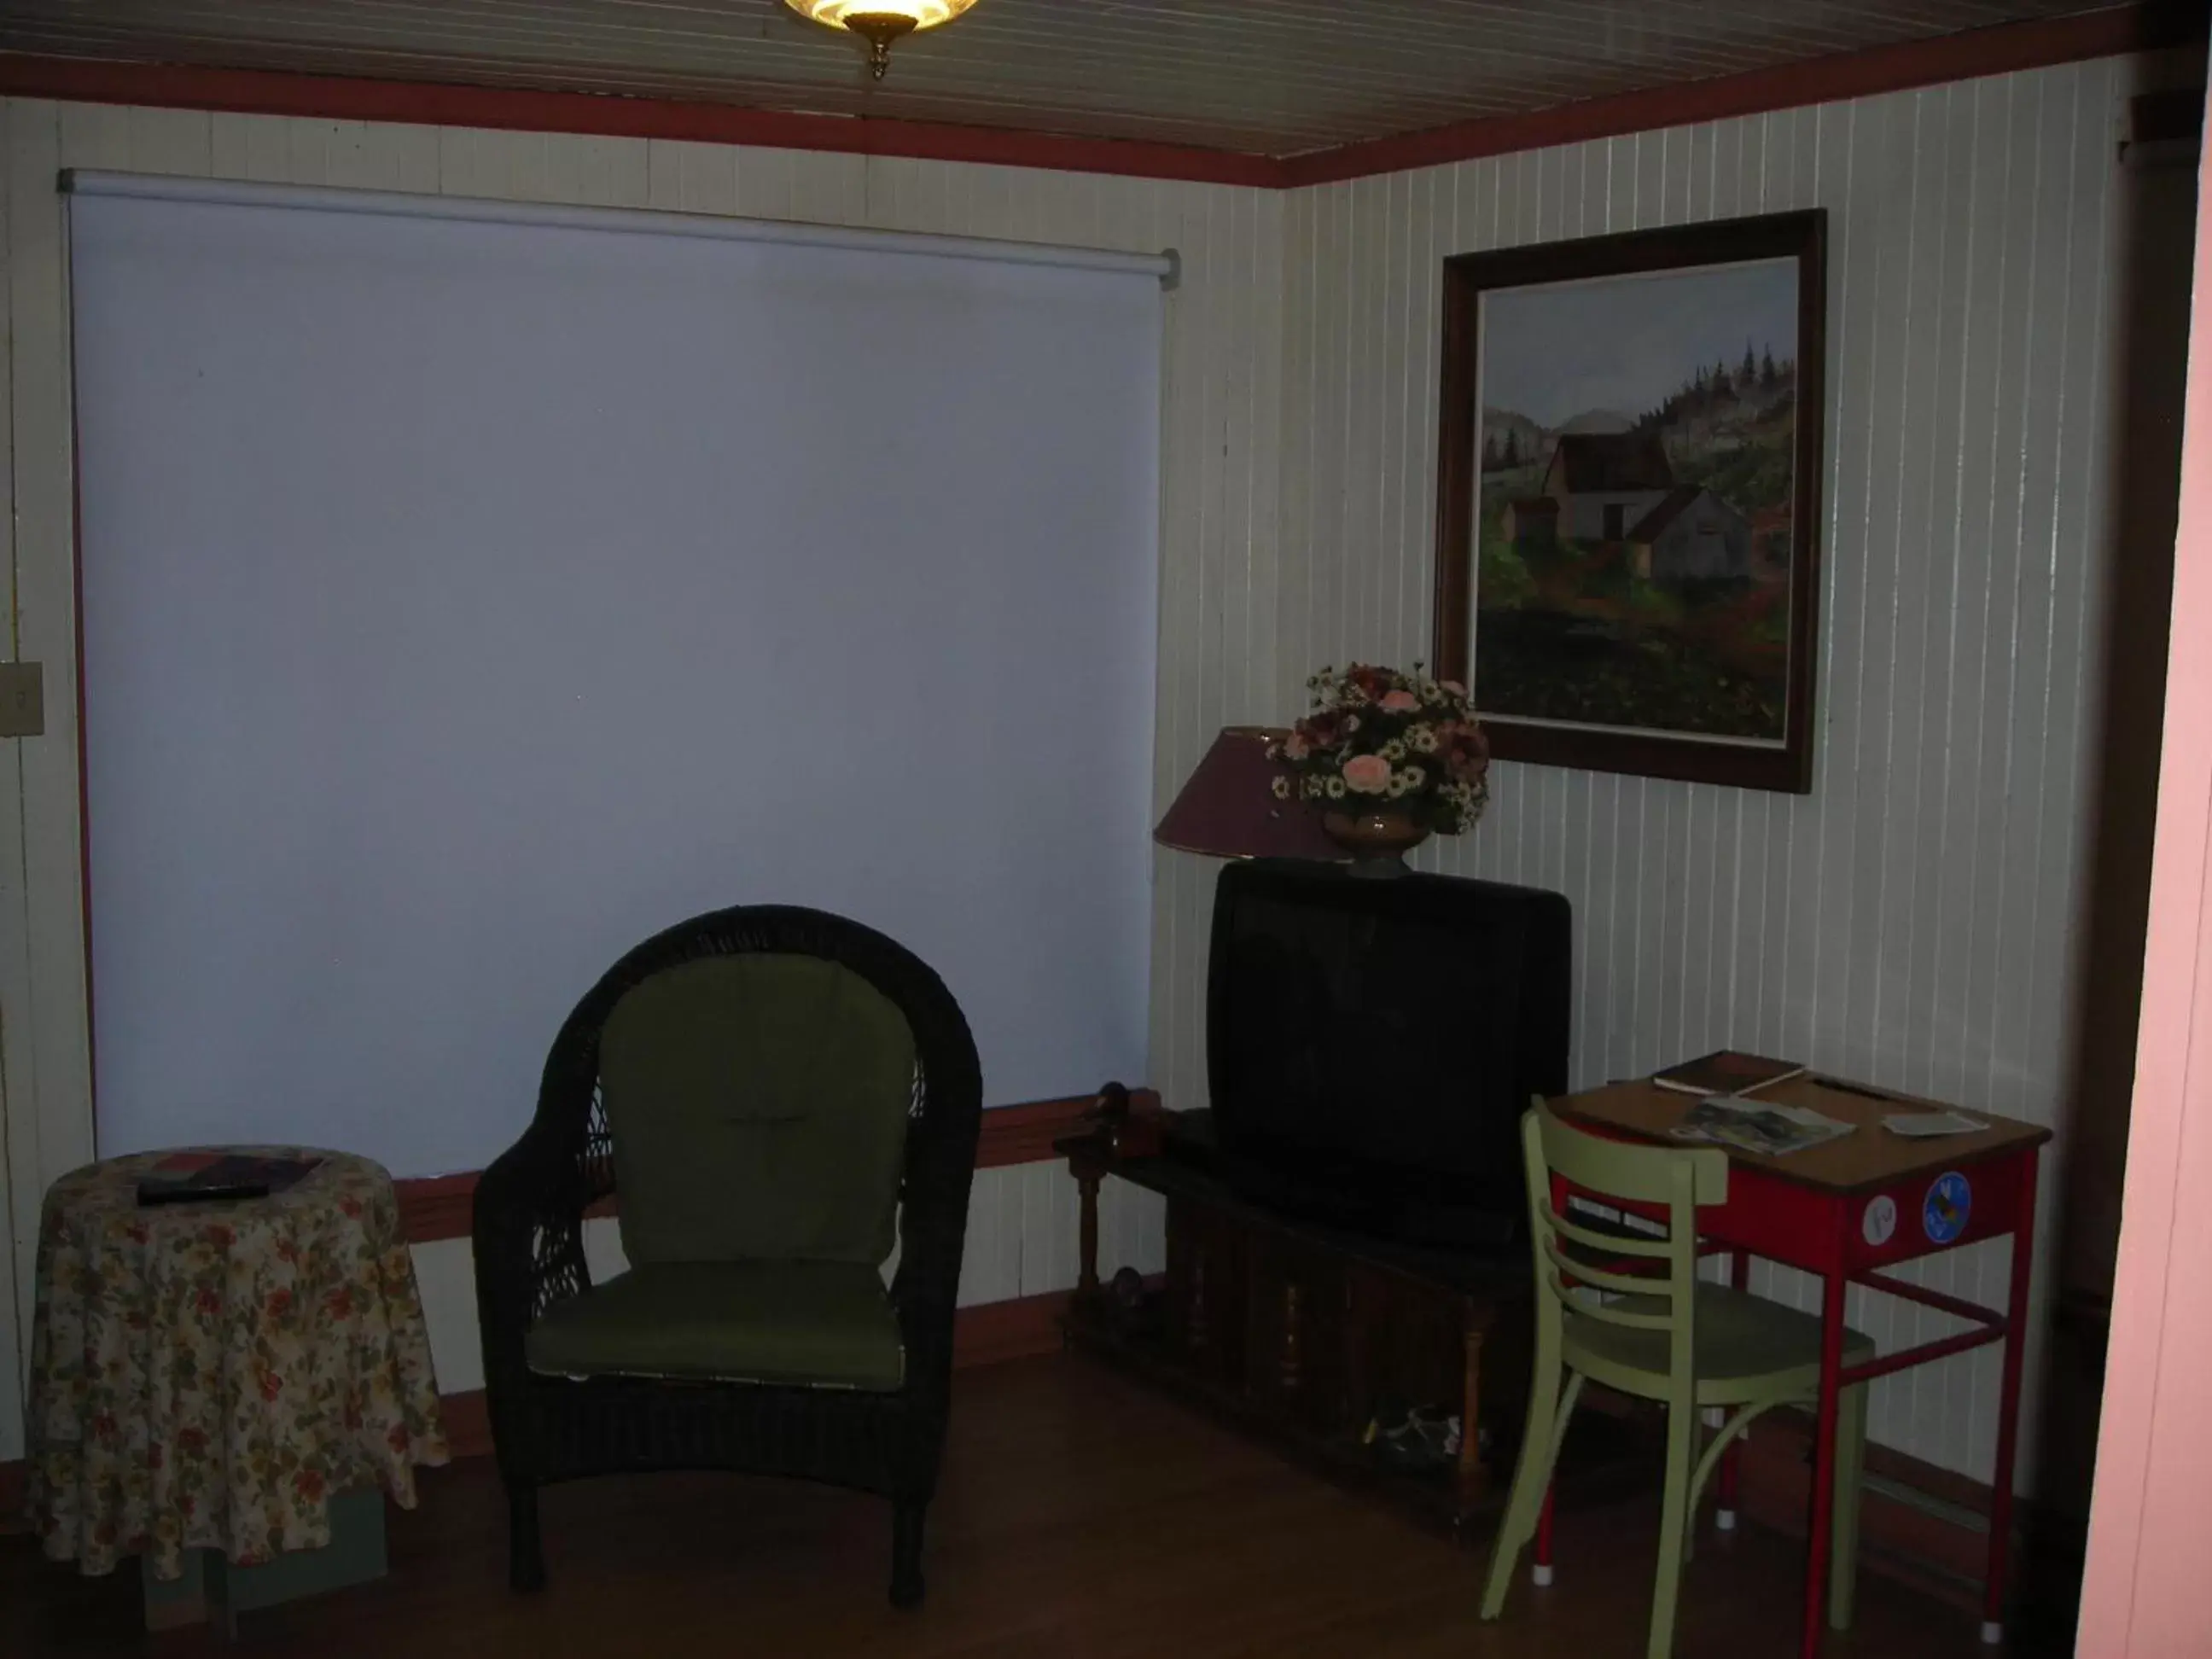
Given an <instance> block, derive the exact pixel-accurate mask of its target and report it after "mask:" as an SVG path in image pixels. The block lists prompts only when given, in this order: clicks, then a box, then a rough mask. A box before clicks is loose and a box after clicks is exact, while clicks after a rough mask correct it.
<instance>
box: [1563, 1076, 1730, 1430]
mask: <svg viewBox="0 0 2212 1659" xmlns="http://www.w3.org/2000/svg"><path fill="white" fill-rule="evenodd" d="M1521 1146H1522V1160H1523V1164H1524V1166H1525V1169H1526V1172H1527V1176H1528V1221H1529V1230H1530V1233H1531V1236H1532V1237H1533V1238H1534V1241H1535V1245H1536V1287H1537V1297H1536V1304H1537V1336H1538V1340H1539V1341H1540V1342H1551V1343H1557V1342H1558V1341H1559V1340H1560V1338H1561V1333H1562V1331H1563V1328H1564V1326H1563V1322H1564V1320H1565V1316H1566V1315H1567V1314H1568V1313H1570V1312H1571V1313H1573V1314H1574V1315H1575V1316H1577V1318H1585V1319H1593V1320H1596V1321H1598V1322H1601V1323H1604V1324H1607V1325H1613V1326H1619V1327H1623V1328H1629V1329H1635V1330H1656V1331H1664V1332H1666V1333H1668V1339H1669V1340H1668V1379H1669V1398H1670V1400H1672V1401H1674V1402H1675V1403H1678V1404H1679V1405H1680V1407H1682V1408H1683V1409H1685V1410H1686V1409H1689V1408H1690V1407H1691V1405H1692V1402H1693V1401H1694V1399H1695V1391H1696V1383H1695V1380H1694V1370H1695V1367H1694V1362H1693V1358H1692V1355H1693V1353H1694V1352H1695V1329H1694V1322H1695V1312H1696V1306H1697V1294H1696V1292H1697V1284H1698V1208H1699V1206H1700V1205H1710V1204H1718V1203H1721V1202H1723V1201H1724V1200H1726V1199H1727V1197H1728V1175H1729V1169H1728V1155H1727V1154H1726V1153H1724V1152H1721V1151H1720V1150H1718V1149H1717V1148H1714V1147H1687V1146H1685V1147H1679V1148H1678V1147H1673V1146H1644V1145H1640V1144H1636V1143H1632V1142H1627V1141H1619V1140H1608V1139H1605V1138H1604V1137H1602V1136H1600V1135H1594V1134H1591V1133H1588V1132H1587V1131H1585V1130H1583V1129H1578V1128H1577V1127H1574V1126H1573V1125H1572V1124H1570V1123H1567V1122H1565V1121H1562V1120H1561V1119H1560V1118H1559V1116H1558V1115H1556V1114H1554V1113H1553V1111H1552V1109H1550V1108H1549V1107H1548V1106H1547V1105H1546V1104H1545V1103H1543V1101H1542V1100H1541V1099H1538V1100H1537V1101H1535V1102H1534V1103H1533V1105H1532V1107H1531V1109H1530V1110H1529V1112H1528V1115H1527V1116H1526V1117H1524V1118H1523V1119H1522V1124H1521ZM1555 1177H1556V1178H1557V1179H1558V1180H1559V1181H1561V1182H1565V1185H1566V1186H1567V1187H1568V1188H1571V1189H1572V1190H1573V1191H1575V1192H1577V1193H1579V1194H1583V1195H1584V1196H1586V1197H1587V1198H1589V1199H1593V1200H1596V1201H1597V1202H1599V1203H1601V1204H1603V1203H1606V1202H1608V1201H1610V1202H1613V1203H1619V1204H1624V1205H1626V1204H1634V1205H1641V1206H1650V1207H1657V1208H1662V1209H1663V1210H1664V1212H1665V1215H1666V1227H1667V1231H1666V1236H1665V1237H1647V1236H1644V1235H1640V1234H1634V1233H1628V1232H1626V1231H1622V1232H1612V1231H1599V1230H1598V1229H1596V1228H1595V1227H1592V1226H1588V1225H1583V1223H1581V1222H1578V1221H1572V1220H1570V1219H1568V1218H1567V1217H1566V1216H1565V1215H1564V1214H1563V1213H1561V1210H1562V1209H1563V1208H1564V1199H1562V1200H1560V1203H1559V1205H1558V1206H1555V1205H1554V1201H1553V1200H1554V1193H1553V1181H1554V1178H1555ZM1584 1253H1591V1254H1590V1255H1589V1256H1588V1257H1586V1255H1585V1254H1584ZM1626 1260H1636V1261H1651V1262H1655V1263H1658V1264H1662V1266H1663V1267H1664V1269H1665V1271H1664V1272H1663V1273H1656V1274H1652V1275H1650V1276H1649V1277H1646V1276H1644V1275H1643V1274H1639V1273H1629V1272H1621V1271H1619V1269H1620V1267H1622V1266H1623V1265H1624V1264H1625V1261H1626ZM1614 1297H1619V1298H1621V1299H1620V1300H1613V1298H1614Z"/></svg>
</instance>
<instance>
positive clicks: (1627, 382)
mask: <svg viewBox="0 0 2212 1659" xmlns="http://www.w3.org/2000/svg"><path fill="white" fill-rule="evenodd" d="M1797 300H1798V285H1797V267H1796V261H1795V260H1794V258H1759V259H1753V260H1750V261H1746V262H1743V263H1740V264H1725V263H1723V264H1698V265H1695V266H1692V267H1686V268H1685V269H1683V270H1680V271H1674V270H1668V271H1665V272H1660V273H1652V272H1647V271H1633V272H1628V273H1624V274H1620V275H1608V276H1601V277H1596V278H1582V277H1575V278H1570V279H1567V280H1564V281H1559V282H1550V283H1526V284H1516V285H1510V286H1500V287H1498V288H1496V289H1486V290H1484V291H1483V294H1482V301H1481V306H1482V309H1481V327H1480V334H1479V362H1478V363H1477V365H1476V374H1475V379H1476V380H1477V383H1478V386H1479V388H1480V391H1479V393H1478V402H1477V409H1478V412H1479V416H1480V418H1479V421H1478V424H1477V429H1476V431H1475V433H1474V455H1475V459H1476V460H1477V463H1478V466H1479V471H1478V472H1477V474H1476V476H1477V477H1478V478H1479V480H1480V485H1479V489H1478V491H1477V494H1476V499H1475V503H1474V514H1473V517H1474V535H1473V538H1472V540H1473V542H1474V547H1473V549H1472V551H1473V552H1474V571H1473V576H1474V582H1473V586H1474V596H1473V603H1472V605H1470V606H1469V609H1470V610H1471V611H1473V613H1474V614H1473V617H1472V621H1473V624H1474V626H1473V629H1472V633H1473V635H1474V638H1473V641H1472V643H1473V645H1474V650H1473V651H1472V652H1471V653H1470V656H1471V659H1472V664H1471V665H1472V670H1473V674H1474V686H1475V692H1476V696H1477V697H1478V699H1479V701H1480V704H1481V707H1482V709H1483V712H1484V714H1485V715H1486V717H1487V718H1491V719H1493V720H1516V719H1518V720H1529V721H1541V722H1545V723H1547V725H1549V726H1561V725H1563V724H1564V725H1571V726H1583V727H1593V728H1595V727H1601V728H1605V729H1608V730H1611V731H1613V732H1663V733H1666V734H1668V735H1669V736H1670V737H1681V738H1724V739H1727V740H1729V741H1731V742H1742V741H1746V740H1748V741H1751V742H1754V743H1763V744H1781V743H1782V742H1783V741H1784V737H1785V733H1786V731H1787V726H1788V714H1787V711H1788V706H1789V700H1790V690H1789V688H1790V679H1789V675H1790V661H1791V658H1790V626H1791V618H1792V616H1793V614H1794V613H1795V612H1796V611H1797V610H1798V609H1799V608H1800V605H1801V603H1802V596H1801V595H1800V593H1799V592H1798V591H1797V585H1796V577H1795V575H1794V574H1793V571H1794V569H1795V563H1794V560H1795V556H1796V552H1797V549H1796V547H1795V546H1794V545H1793V543H1794V540H1795V538H1794V537H1793V533H1792V528H1791V526H1793V525H1794V524H1795V523H1796V516H1795V515H1796V489H1795V488H1794V484H1795V479H1796V465H1797V459H1796V445H1797V435H1798V432H1799V429H1800V428H1799V422H1798V403H1797V398H1798V383H1797V347H1798V344H1799V342H1798V340H1797V323H1798V307H1797Z"/></svg>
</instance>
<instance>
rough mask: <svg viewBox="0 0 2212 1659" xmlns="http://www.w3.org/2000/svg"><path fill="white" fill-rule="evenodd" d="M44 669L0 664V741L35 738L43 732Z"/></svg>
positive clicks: (33, 666) (44, 710) (14, 663)
mask: <svg viewBox="0 0 2212 1659" xmlns="http://www.w3.org/2000/svg"><path fill="white" fill-rule="evenodd" d="M45 731H46V668H45V665H43V664H41V663H35V662H0V738H35V737H38V736H40V735H41V734H42V733H44V732H45Z"/></svg>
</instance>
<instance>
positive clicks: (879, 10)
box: [783, 0, 975, 81]
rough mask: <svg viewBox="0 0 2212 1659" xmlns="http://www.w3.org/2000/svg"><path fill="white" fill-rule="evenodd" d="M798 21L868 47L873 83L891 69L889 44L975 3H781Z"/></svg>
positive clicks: (902, 0)
mask: <svg viewBox="0 0 2212 1659" xmlns="http://www.w3.org/2000/svg"><path fill="white" fill-rule="evenodd" d="M783 3H784V4H785V5H787V6H789V7H790V8H791V9H792V10H793V11H795V12H797V13H798V14H799V15H800V16H801V17H811V18H812V19H813V20H814V21H816V22H817V23H822V24H825V25H827V26H828V27H830V28H833V29H848V30H850V31H851V32H852V33H854V34H857V35H859V36H860V38H861V39H862V40H866V42H867V43H868V69H869V71H870V72H871V73H872V74H873V75H874V76H875V77H876V79H877V80H878V81H880V80H882V79H883V78H884V70H887V69H889V68H890V66H891V42H892V41H894V40H900V39H902V38H903V37H904V36H906V35H909V34H915V33H920V32H921V30H923V29H933V28H935V27H937V26H938V25H939V24H940V23H949V22H951V21H952V20H953V19H954V18H956V17H957V16H959V15H960V14H961V13H962V12H963V11H965V10H967V9H968V8H969V7H970V6H972V5H974V4H975V0H783Z"/></svg>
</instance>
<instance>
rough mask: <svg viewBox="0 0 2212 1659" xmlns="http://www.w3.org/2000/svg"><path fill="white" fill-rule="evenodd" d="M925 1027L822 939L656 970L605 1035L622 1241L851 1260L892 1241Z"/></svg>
mask: <svg viewBox="0 0 2212 1659" xmlns="http://www.w3.org/2000/svg"><path fill="white" fill-rule="evenodd" d="M914 1070H915V1050H914V1036H913V1033H912V1032H911V1031H910V1030H908V1027H907V1023H906V1019H905V1017H904V1016H903V1015H902V1014H901V1013H900V1012H899V1011H898V1009H897V1007H896V1006H895V1005H894V1004H893V1003H892V1002H891V1001H890V999H888V998H887V997H885V996H884V994H882V993H881V992H879V991H878V990H877V989H876V988H875V987H873V986H872V985H871V984H869V983H868V982H867V981H866V980H864V979H862V978H861V977H860V975H857V974H854V973H853V972H851V971H849V970H848V969H844V968H842V967H840V966H838V965H837V964H836V963H832V962H824V961H822V960H820V959H818V958H817V957H804V956H785V955H757V956H737V957H714V958H711V959H708V960H706V961H701V962H692V963H684V964H683V965H682V966H680V967H677V968H671V969H667V970H666V971H665V972H663V973H659V974H656V975H653V977H652V978H651V979H648V980H647V981H645V982H644V983H643V984H641V985H639V986H637V987H635V988H634V989H632V990H631V991H630V992H629V994H627V995H625V996H624V997H623V999H622V1000H621V1001H620V1002H618V1003H617V1004H616V1005H615V1007H614V1011H613V1012H611V1014H610V1015H609V1016H608V1018H607V1022H606V1025H605V1029H604V1030H602V1031H601V1033H600V1037H599V1084H600V1089H601V1091H602V1094H603V1096H604V1098H605V1103H606V1111H607V1127H608V1129H609V1130H610V1132H611V1134H612V1136H613V1139H614V1164H615V1182H616V1185H617V1188H618V1189H619V1191H620V1194H621V1200H622V1202H621V1225H622V1237H623V1251H624V1252H625V1254H627V1255H628V1256H629V1260H630V1261H632V1262H635V1263H637V1264H639V1265H641V1266H643V1265H647V1264H651V1263H658V1262H669V1261H791V1260H798V1261H850V1262H858V1263H863V1264H866V1265H868V1266H871V1267H872V1266H874V1265H875V1264H877V1263H878V1262H881V1261H884V1259H885V1258H886V1257H887V1256H889V1255H890V1251H891V1245H892V1243H893V1241H894V1237H895V1226H896V1215H897V1208H898V1194H899V1180H900V1176H901V1174H902V1170H903V1168H904V1164H905V1158H906V1122H907V1111H908V1106H909V1104H910V1103H911V1101H912V1099H913V1093H914Z"/></svg>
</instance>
